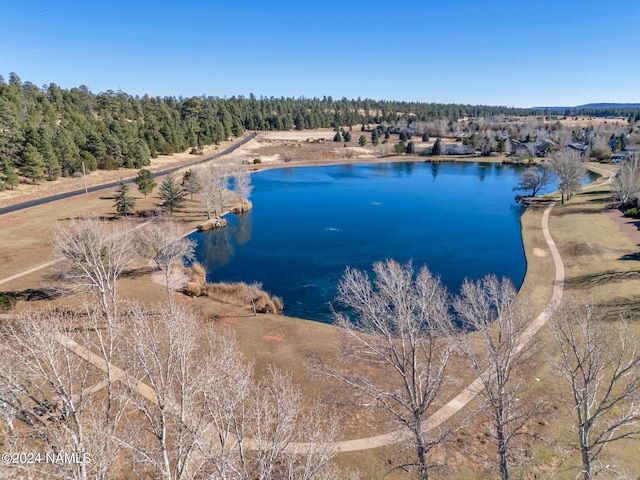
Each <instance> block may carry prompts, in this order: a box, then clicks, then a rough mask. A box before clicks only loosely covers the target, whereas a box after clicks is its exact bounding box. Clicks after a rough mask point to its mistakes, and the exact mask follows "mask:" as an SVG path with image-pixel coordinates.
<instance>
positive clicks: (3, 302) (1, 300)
mask: <svg viewBox="0 0 640 480" xmlns="http://www.w3.org/2000/svg"><path fill="white" fill-rule="evenodd" d="M15 305H16V299H15V298H13V297H11V296H9V295H0V310H1V311H3V312H8V311H9V310H11V309H12V308H13V307H15Z"/></svg>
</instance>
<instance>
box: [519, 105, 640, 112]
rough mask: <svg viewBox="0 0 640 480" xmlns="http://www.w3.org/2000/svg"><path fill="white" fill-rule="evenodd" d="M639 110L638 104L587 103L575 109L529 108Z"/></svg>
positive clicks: (559, 109)
mask: <svg viewBox="0 0 640 480" xmlns="http://www.w3.org/2000/svg"><path fill="white" fill-rule="evenodd" d="M629 108H640V103H587V104H585V105H578V106H575V107H531V110H546V111H560V112H561V111H565V110H570V111H572V112H575V111H578V110H604V109H607V110H609V109H629Z"/></svg>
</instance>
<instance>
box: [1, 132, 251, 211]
mask: <svg viewBox="0 0 640 480" xmlns="http://www.w3.org/2000/svg"><path fill="white" fill-rule="evenodd" d="M256 135H257V133H250V134H249V135H247V136H246V137H244V138H243V139H242V140H239V141H238V142H236V143H234V144H233V145H231V146H230V147H229V148H227V149H225V150H223V151H222V152H220V153H217V154H215V155H212V156H209V157H205V158H202V159H200V160H198V161H197V162H193V163H189V164H186V165H180V166H178V167H173V168H169V169H167V170H162V171H161V172H155V173H154V174H153V176H154V177H161V176H162V175H167V174H169V173H173V172H175V171H177V170H180V169H181V168H185V167H191V166H193V165H198V164H200V163H205V162H209V161H211V160H214V159H216V158H218V157H221V156H222V155H228V154H229V153H231V152H233V151H235V150H236V149H237V148H239V147H241V146H242V145H244V144H245V143H247V142H248V141H250V140H252V139H253V138H255V136H256ZM125 183H129V184H131V183H133V180H128V181H125ZM118 185H120V181H117V182H111V183H106V184H103V185H95V186H93V187H89V188H88V189H87V190H88V191H89V192H97V191H99V190H106V189H108V188H115V187H117V186H118ZM83 193H85V190H84V188H83V189H80V190H75V191H73V192H67V193H60V194H58V195H51V196H50V197H45V198H39V199H37V200H30V201H28V202H22V203H18V204H16V205H11V206H9V207H4V208H0V215H4V214H6V213H12V212H17V211H19V210H23V209H25V208H30V207H36V206H38V205H44V204H45V203H49V202H55V201H56V200H62V199H64V198H69V197H74V196H76V195H82V194H83Z"/></svg>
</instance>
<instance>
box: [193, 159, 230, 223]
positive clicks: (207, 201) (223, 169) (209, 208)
mask: <svg viewBox="0 0 640 480" xmlns="http://www.w3.org/2000/svg"><path fill="white" fill-rule="evenodd" d="M195 175H196V178H197V179H198V182H199V184H200V187H201V190H200V193H201V196H202V204H203V206H204V209H205V211H206V213H207V218H208V219H211V213H212V212H213V213H214V215H216V216H218V215H220V214H222V213H223V212H224V207H225V205H226V204H227V203H228V201H229V196H230V193H231V192H230V191H229V167H228V166H227V165H224V164H221V163H216V164H213V165H209V166H206V167H200V168H198V169H196V170H195Z"/></svg>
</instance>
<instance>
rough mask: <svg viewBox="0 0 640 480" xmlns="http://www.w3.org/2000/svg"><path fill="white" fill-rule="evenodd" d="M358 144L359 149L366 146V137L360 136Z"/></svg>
mask: <svg viewBox="0 0 640 480" xmlns="http://www.w3.org/2000/svg"><path fill="white" fill-rule="evenodd" d="M358 144H359V145H360V146H361V147H364V146H365V145H366V144H367V137H365V136H364V135H360V138H359V139H358Z"/></svg>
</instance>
